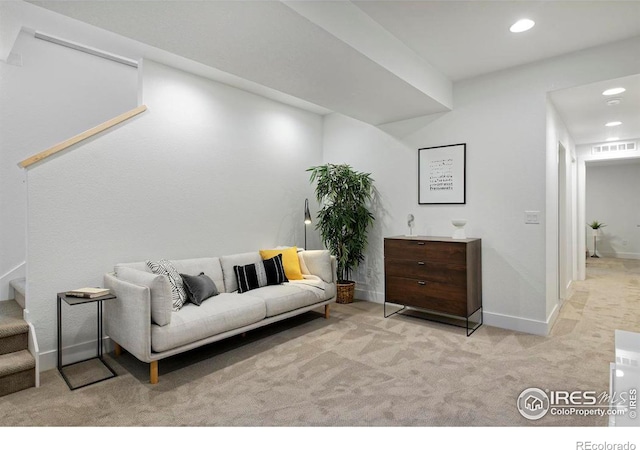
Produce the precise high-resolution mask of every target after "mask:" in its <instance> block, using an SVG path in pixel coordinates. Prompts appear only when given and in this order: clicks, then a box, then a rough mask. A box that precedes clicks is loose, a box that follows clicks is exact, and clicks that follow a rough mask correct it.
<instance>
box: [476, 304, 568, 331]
mask: <svg viewBox="0 0 640 450" xmlns="http://www.w3.org/2000/svg"><path fill="white" fill-rule="evenodd" d="M559 312H560V310H559V308H558V306H557V305H556V306H554V307H553V311H551V314H549V317H547V320H545V321H542V320H533V319H527V318H524V317H516V316H508V315H506V314H498V313H494V312H490V311H484V313H483V317H484V324H485V325H489V326H491V327H497V328H504V329H506V330H513V331H519V332H521V333H528V334H537V335H539V336H547V335H548V334H549V332H550V331H551V328H552V327H553V324H554V322H555V321H556V318H557V317H558V313H559Z"/></svg>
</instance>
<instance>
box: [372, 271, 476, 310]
mask: <svg viewBox="0 0 640 450" xmlns="http://www.w3.org/2000/svg"><path fill="white" fill-rule="evenodd" d="M385 281H386V285H385V297H386V301H387V302H391V303H398V304H401V305H407V306H415V307H419V308H424V309H428V310H431V311H436V312H441V313H446V314H452V315H457V316H466V315H467V291H466V289H464V287H461V286H453V285H450V284H443V283H435V282H430V281H426V280H415V279H410V278H402V277H394V276H387V277H386V280H385Z"/></svg>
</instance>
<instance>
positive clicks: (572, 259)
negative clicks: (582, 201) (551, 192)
mask: <svg viewBox="0 0 640 450" xmlns="http://www.w3.org/2000/svg"><path fill="white" fill-rule="evenodd" d="M546 108H547V158H549V161H548V165H547V170H548V173H547V182H548V184H552V183H555V185H554V186H553V185H552V186H553V187H555V188H556V189H555V192H556V199H555V205H556V206H555V208H556V209H555V210H554V211H553V212H552V214H550V215H549V214H548V215H549V216H550V218H549V219H548V220H547V224H546V226H547V233H548V234H549V235H553V236H555V242H549V241H548V243H549V244H550V245H549V248H550V249H553V248H555V249H556V250H557V253H556V258H555V259H556V260H557V263H556V266H555V267H557V272H556V274H555V277H556V281H555V282H553V281H551V280H549V279H548V280H547V294H546V298H547V307H546V314H547V317H548V318H550V320H551V319H552V318H553V316H554V315H555V314H557V312H559V311H558V308H557V306H558V301H557V300H558V299H560V300H563V299H566V298H567V297H568V296H569V295H570V292H569V287H570V285H571V283H572V281H573V280H574V279H575V278H576V276H577V253H578V250H577V245H576V243H577V236H576V234H577V231H576V222H577V205H576V191H577V172H576V170H577V165H576V162H577V158H576V149H575V144H574V142H573V138H572V137H571V135H570V133H569V131H568V130H567V127H566V125H565V124H564V122H563V120H562V118H561V117H560V114H559V113H558V111H557V110H556V108H555V105H553V103H552V102H551V101H550V99H549V97H547V106H546ZM561 147H562V148H563V149H564V151H561V150H560V148H561ZM554 163H555V164H554ZM548 200H551V199H550V198H548ZM551 217H555V222H553V219H552V218H551ZM548 259H551V260H552V261H551V263H552V264H553V262H554V261H553V259H554V258H550V255H548ZM547 276H548V277H553V274H551V273H549V271H548V272H547Z"/></svg>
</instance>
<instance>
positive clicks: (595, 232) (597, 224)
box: [589, 220, 607, 258]
mask: <svg viewBox="0 0 640 450" xmlns="http://www.w3.org/2000/svg"><path fill="white" fill-rule="evenodd" d="M589 226H590V227H591V229H592V230H593V255H591V257H592V258H599V256H598V255H597V253H596V242H597V237H598V235H599V234H600V229H601V228H603V227H606V226H607V224H606V223H602V222H598V221H597V220H594V221H593V222H591V223H590V224H589Z"/></svg>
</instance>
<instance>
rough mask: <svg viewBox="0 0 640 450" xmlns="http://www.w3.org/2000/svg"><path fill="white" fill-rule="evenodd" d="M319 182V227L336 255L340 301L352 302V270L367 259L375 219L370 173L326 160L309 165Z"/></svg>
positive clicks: (324, 239)
mask: <svg viewBox="0 0 640 450" xmlns="http://www.w3.org/2000/svg"><path fill="white" fill-rule="evenodd" d="M307 172H311V177H310V182H311V183H313V182H314V181H316V182H317V184H316V190H315V193H316V198H317V200H318V203H320V205H321V206H322V207H321V209H320V211H318V222H317V224H316V229H317V230H320V236H321V238H322V241H323V242H324V245H325V246H326V247H327V249H328V250H329V251H330V252H331V254H332V255H334V256H335V257H336V262H337V273H336V275H337V279H338V284H337V288H338V294H337V299H336V301H337V302H338V303H351V302H352V301H353V294H354V291H355V282H354V281H351V280H350V277H351V273H352V271H353V269H354V268H356V267H357V266H358V264H359V263H360V262H362V261H363V260H364V250H365V247H366V245H367V230H368V228H369V225H371V224H372V223H373V220H374V217H373V214H371V212H370V211H369V209H368V208H369V205H370V202H371V200H372V196H373V179H372V178H371V174H369V173H363V172H357V171H355V170H353V169H352V168H351V166H349V165H348V164H325V165H323V166H315V167H311V168H309V169H307Z"/></svg>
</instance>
